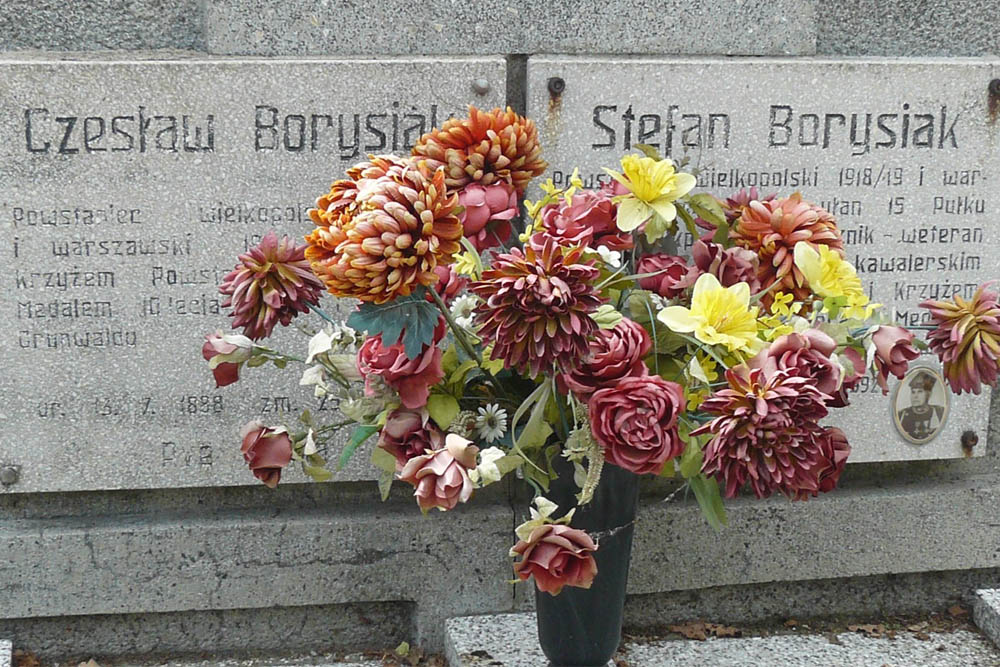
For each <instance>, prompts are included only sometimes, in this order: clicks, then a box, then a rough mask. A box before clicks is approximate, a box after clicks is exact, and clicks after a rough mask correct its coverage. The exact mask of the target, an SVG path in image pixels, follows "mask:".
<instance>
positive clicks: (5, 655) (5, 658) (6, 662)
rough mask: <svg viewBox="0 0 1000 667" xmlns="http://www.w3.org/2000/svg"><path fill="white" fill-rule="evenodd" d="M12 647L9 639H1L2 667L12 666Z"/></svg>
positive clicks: (0, 657)
mask: <svg viewBox="0 0 1000 667" xmlns="http://www.w3.org/2000/svg"><path fill="white" fill-rule="evenodd" d="M12 648H13V647H12V645H11V643H10V641H9V640H7V639H0V667H11V665H12V664H13V657H12V656H11V651H12Z"/></svg>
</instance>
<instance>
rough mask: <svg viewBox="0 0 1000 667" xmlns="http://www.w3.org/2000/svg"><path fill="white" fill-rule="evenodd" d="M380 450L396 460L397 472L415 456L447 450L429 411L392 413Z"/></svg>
mask: <svg viewBox="0 0 1000 667" xmlns="http://www.w3.org/2000/svg"><path fill="white" fill-rule="evenodd" d="M378 446H379V447H381V448H382V449H384V450H385V451H387V452H389V453H390V454H392V455H393V456H394V457H396V470H397V471H400V470H402V469H403V466H404V465H406V463H407V462H408V461H409V460H410V459H412V458H413V457H415V456H420V455H422V454H426V453H428V452H430V451H432V450H435V449H441V448H442V447H444V433H442V432H441V429H439V428H438V427H437V426H436V425H435V424H434V422H432V421H430V418H429V415H428V414H427V410H423V409H422V410H408V409H406V408H397V409H395V410H393V411H392V412H390V413H389V416H388V417H387V418H386V421H385V426H384V427H383V428H382V432H381V433H380V434H379V437H378Z"/></svg>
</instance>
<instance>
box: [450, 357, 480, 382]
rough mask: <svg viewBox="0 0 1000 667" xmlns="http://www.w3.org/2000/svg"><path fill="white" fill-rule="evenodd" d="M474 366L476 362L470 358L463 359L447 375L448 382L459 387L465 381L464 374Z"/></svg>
mask: <svg viewBox="0 0 1000 667" xmlns="http://www.w3.org/2000/svg"><path fill="white" fill-rule="evenodd" d="M474 368H476V362H475V361H474V360H472V359H469V360H467V361H463V362H462V364H461V365H460V366H459V367H458V368H456V369H455V370H454V371H452V373H451V375H449V376H448V384H450V385H452V386H455V387H459V386H461V385H462V384H463V383H464V382H465V376H466V375H468V374H469V371H471V370H472V369H474Z"/></svg>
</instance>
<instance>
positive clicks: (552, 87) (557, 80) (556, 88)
mask: <svg viewBox="0 0 1000 667" xmlns="http://www.w3.org/2000/svg"><path fill="white" fill-rule="evenodd" d="M564 90H566V81H564V80H563V79H562V77H558V76H554V77H552V78H551V79H549V94H550V95H552V96H553V97H558V96H559V95H562V94H563V91H564Z"/></svg>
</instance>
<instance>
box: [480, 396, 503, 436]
mask: <svg viewBox="0 0 1000 667" xmlns="http://www.w3.org/2000/svg"><path fill="white" fill-rule="evenodd" d="M476 428H477V429H479V437H480V438H482V439H483V440H485V441H486V442H493V441H494V440H499V439H500V438H502V437H503V434H504V433H506V432H507V411H506V410H504V409H503V408H501V407H500V406H499V405H497V404H496V403H490V404H489V405H487V406H486V407H485V408H479V416H478V417H476Z"/></svg>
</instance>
